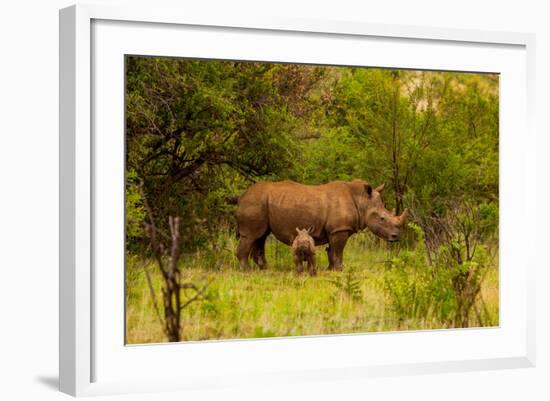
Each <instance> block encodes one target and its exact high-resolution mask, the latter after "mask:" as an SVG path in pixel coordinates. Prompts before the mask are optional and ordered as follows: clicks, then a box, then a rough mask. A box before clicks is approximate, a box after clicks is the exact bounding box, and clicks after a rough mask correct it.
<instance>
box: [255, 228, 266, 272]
mask: <svg viewBox="0 0 550 401" xmlns="http://www.w3.org/2000/svg"><path fill="white" fill-rule="evenodd" d="M268 235H269V233H266V234H264V235H263V236H261V237H260V238H258V239H257V240H256V241H255V242H254V245H253V246H252V259H253V260H254V262H255V263H256V264H257V265H258V267H259V268H260V269H266V268H267V260H266V259H265V240H266V239H267V236H268Z"/></svg>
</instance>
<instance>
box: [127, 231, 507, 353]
mask: <svg viewBox="0 0 550 401" xmlns="http://www.w3.org/2000/svg"><path fill="white" fill-rule="evenodd" d="M220 244H221V245H220ZM218 245H219V246H218V247H217V248H216V249H215V251H214V250H212V249H210V250H205V251H203V252H202V253H200V254H195V255H186V256H185V257H184V258H182V261H181V270H182V274H183V277H184V280H185V281H194V282H198V283H201V282H207V281H211V282H210V285H209V287H208V291H207V297H206V298H207V299H206V300H204V301H201V302H196V303H193V304H191V306H189V307H188V308H186V309H184V310H183V313H182V329H181V330H182V332H181V338H182V340H184V341H187V340H212V339H230V338H258V337H280V336H301V335H319V334H343V333H360V332H379V331H393V330H419V329H440V328H448V327H449V326H448V324H446V323H444V322H440V321H438V320H437V319H435V318H434V316H432V315H430V316H422V317H419V318H414V319H411V318H408V319H407V318H404V317H403V316H398V315H396V313H395V311H394V309H393V308H392V305H391V299H390V298H389V297H388V293H387V291H385V290H384V272H385V269H386V267H385V266H386V263H385V262H386V261H387V260H389V259H390V258H391V257H392V255H395V254H396V252H397V249H396V248H395V247H394V246H393V247H392V246H391V245H388V244H385V243H381V242H379V241H377V240H375V239H373V237H372V235H370V234H367V233H364V234H359V235H355V236H354V237H352V239H351V240H350V242H349V243H348V245H347V247H346V251H345V254H344V263H345V268H344V271H343V272H332V271H327V270H326V266H327V264H328V263H327V259H326V253H325V250H324V247H318V248H317V255H318V265H319V266H318V275H317V276H316V277H309V276H308V275H306V274H302V275H297V274H296V273H295V272H294V266H293V263H292V257H291V254H290V249H289V247H287V246H285V245H283V244H281V243H279V242H277V241H275V240H274V239H271V238H270V239H268V243H267V245H266V250H267V259H268V263H269V267H268V269H266V270H258V269H255V270H253V271H250V272H244V271H241V270H240V269H239V268H238V263H237V261H236V260H235V257H234V256H233V253H232V252H233V249H234V248H235V246H236V239H233V238H231V237H230V236H226V237H224V238H222V239H221V240H220V242H219V244H218ZM144 267H145V268H147V269H150V271H151V273H152V277H153V285H154V288H155V293H156V297H157V298H158V300H157V302H158V304H159V307H161V313H162V302H161V298H160V295H161V291H160V288H161V285H162V280H161V278H160V275H159V274H158V272H157V267H156V265H155V264H154V263H153V262H152V261H151V262H140V261H138V260H137V259H136V258H134V257H129V258H128V260H127V270H126V284H127V294H126V295H127V300H126V302H127V308H126V323H127V342H128V343H130V344H139V343H151V342H164V341H166V338H165V336H164V334H163V331H162V325H161V323H160V322H159V319H158V317H157V316H156V314H155V310H154V307H153V302H152V299H151V296H150V291H149V288H148V286H147V280H146V275H145V273H144ZM482 298H483V300H484V302H485V309H486V313H487V314H488V315H489V316H491V319H489V320H488V321H487V323H485V324H486V325H494V324H498V304H499V302H498V268H497V266H496V265H495V266H491V268H490V271H489V273H488V274H487V277H486V278H485V280H484V282H483V288H482ZM472 325H476V322H475V321H473V322H472ZM477 325H478V326H479V324H477Z"/></svg>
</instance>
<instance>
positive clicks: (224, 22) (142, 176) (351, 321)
mask: <svg viewBox="0 0 550 401" xmlns="http://www.w3.org/2000/svg"><path fill="white" fill-rule="evenodd" d="M533 59H534V37H533V36H532V35H528V34H518V33H502V32H478V31H463V30H448V29H435V28H423V27H410V26H381V25H372V24H368V23H366V22H365V23H360V22H335V21H307V20H293V19H291V18H288V19H266V18H256V19H249V20H240V21H237V20H229V19H218V18H216V17H214V16H191V15H186V14H185V13H183V12H177V11H176V12H170V13H169V12H164V11H163V12H161V11H158V10H154V9H139V8H128V9H113V8H110V7H105V6H73V7H69V8H67V9H63V10H61V12H60V388H61V390H62V391H64V392H67V393H69V394H72V395H91V394H107V393H120V392H124V393H126V392H140V391H156V390H163V391H165V390H167V389H174V390H176V389H201V388H212V387H220V386H235V385H237V386H238V385H245V384H247V383H288V382H293V381H311V380H331V379H339V378H357V379H359V378H364V377H376V376H387V375H403V374H420V373H431V372H442V371H446V372H449V371H467V370H482V369H503V368H512V367H529V366H534V363H535V339H534V283H533V281H534V278H533V270H534V265H535V263H536V261H535V260H534V256H532V255H534V252H531V247H532V246H533V245H532V241H530V239H529V235H526V233H529V232H535V231H536V230H535V221H536V216H535V214H536V212H535V208H534V198H533V197H532V196H530V195H529V192H530V188H532V187H534V185H535V179H534V177H535V160H534V155H535V151H534V146H535V138H534V132H533V130H532V128H531V124H532V115H531V113H532V112H533V110H534V107H533V100H534V94H533V88H534V82H535V81H534V79H535V77H534V62H533Z"/></svg>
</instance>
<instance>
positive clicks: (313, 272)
mask: <svg viewBox="0 0 550 401" xmlns="http://www.w3.org/2000/svg"><path fill="white" fill-rule="evenodd" d="M307 265H308V269H309V275H310V276H315V275H316V274H317V270H316V268H315V255H311V256H310V258H309V260H308V262H307Z"/></svg>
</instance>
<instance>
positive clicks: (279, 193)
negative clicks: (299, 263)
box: [236, 180, 405, 270]
mask: <svg viewBox="0 0 550 401" xmlns="http://www.w3.org/2000/svg"><path fill="white" fill-rule="evenodd" d="M383 189H384V186H383V185H381V186H380V187H378V188H376V189H374V188H372V187H371V186H370V185H369V184H368V183H367V182H366V181H363V180H353V181H352V182H345V181H334V182H330V183H328V184H323V185H304V184H298V183H296V182H293V181H280V182H259V183H256V184H254V185H252V186H251V187H250V188H249V189H248V191H247V192H246V193H245V194H244V195H243V196H242V197H240V199H239V202H238V209H237V224H238V233H239V245H238V246H237V252H236V254H237V258H238V259H239V263H240V266H241V268H243V269H250V265H249V264H248V258H249V256H252V258H253V260H254V262H255V263H256V264H257V265H258V266H259V267H260V268H265V267H267V262H266V260H265V240H266V238H267V236H268V235H269V234H270V233H272V234H273V235H274V236H275V238H277V239H278V240H279V241H281V242H283V243H285V244H287V245H291V243H292V241H293V239H294V237H295V235H296V231H295V229H296V227H312V231H311V236H312V237H313V239H314V241H315V245H323V244H328V245H329V246H328V249H327V254H328V259H329V269H336V270H342V255H343V251H344V247H345V245H346V242H347V240H348V238H349V237H350V236H351V235H353V234H354V233H356V232H358V231H361V230H363V229H365V228H367V227H368V228H369V229H370V230H371V231H372V232H373V233H374V234H376V235H378V236H379V237H381V238H383V239H385V240H387V241H390V242H393V241H397V240H398V239H399V234H400V232H401V228H402V226H403V224H404V221H405V213H404V214H403V215H401V216H399V217H398V216H392V215H391V214H390V213H389V212H388V211H387V210H386V209H385V207H384V205H383V203H382V199H381V197H380V193H381V192H382V191H383Z"/></svg>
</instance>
